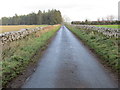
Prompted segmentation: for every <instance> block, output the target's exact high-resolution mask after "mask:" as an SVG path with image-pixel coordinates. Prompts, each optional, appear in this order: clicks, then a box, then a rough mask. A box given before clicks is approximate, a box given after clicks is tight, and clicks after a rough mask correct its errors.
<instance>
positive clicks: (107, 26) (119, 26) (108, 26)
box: [95, 25, 120, 29]
mask: <svg viewBox="0 0 120 90" xmlns="http://www.w3.org/2000/svg"><path fill="white" fill-rule="evenodd" d="M95 26H97V27H106V28H115V29H118V28H120V25H95Z"/></svg>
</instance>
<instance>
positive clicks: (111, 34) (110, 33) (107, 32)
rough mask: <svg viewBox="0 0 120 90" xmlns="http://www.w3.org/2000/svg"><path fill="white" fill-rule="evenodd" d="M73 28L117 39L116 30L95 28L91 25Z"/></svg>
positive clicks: (117, 33)
mask: <svg viewBox="0 0 120 90" xmlns="http://www.w3.org/2000/svg"><path fill="white" fill-rule="evenodd" d="M74 26H76V27H78V28H81V29H86V30H93V31H97V32H100V33H102V34H104V35H106V36H109V37H118V35H119V32H118V29H113V28H105V27H96V26H93V25H74Z"/></svg>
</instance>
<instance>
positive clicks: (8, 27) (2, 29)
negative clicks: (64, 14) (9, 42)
mask: <svg viewBox="0 0 120 90" xmlns="http://www.w3.org/2000/svg"><path fill="white" fill-rule="evenodd" d="M42 26H47V25H3V26H0V33H4V32H10V31H19V30H20V29H24V28H35V27H42Z"/></svg>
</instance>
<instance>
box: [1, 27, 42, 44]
mask: <svg viewBox="0 0 120 90" xmlns="http://www.w3.org/2000/svg"><path fill="white" fill-rule="evenodd" d="M43 29H44V27H36V28H34V29H21V30H20V31H12V32H5V33H2V34H0V41H1V43H2V45H4V44H6V43H8V42H12V41H15V40H18V39H22V38H24V37H26V36H28V35H29V34H32V33H34V32H37V31H39V30H43Z"/></svg>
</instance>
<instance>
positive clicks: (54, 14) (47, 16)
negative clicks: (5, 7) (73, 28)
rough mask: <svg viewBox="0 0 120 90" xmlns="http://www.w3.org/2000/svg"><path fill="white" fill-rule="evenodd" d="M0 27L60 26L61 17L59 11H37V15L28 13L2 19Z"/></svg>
mask: <svg viewBox="0 0 120 90" xmlns="http://www.w3.org/2000/svg"><path fill="white" fill-rule="evenodd" d="M1 21H2V25H41V24H48V25H53V24H60V23H61V22H62V15H61V12H60V11H59V10H56V9H53V10H48V11H47V12H45V11H43V12H42V11H41V10H39V11H38V13H34V12H32V13H29V14H27V15H17V14H15V15H14V16H13V17H2V18H1Z"/></svg>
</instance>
